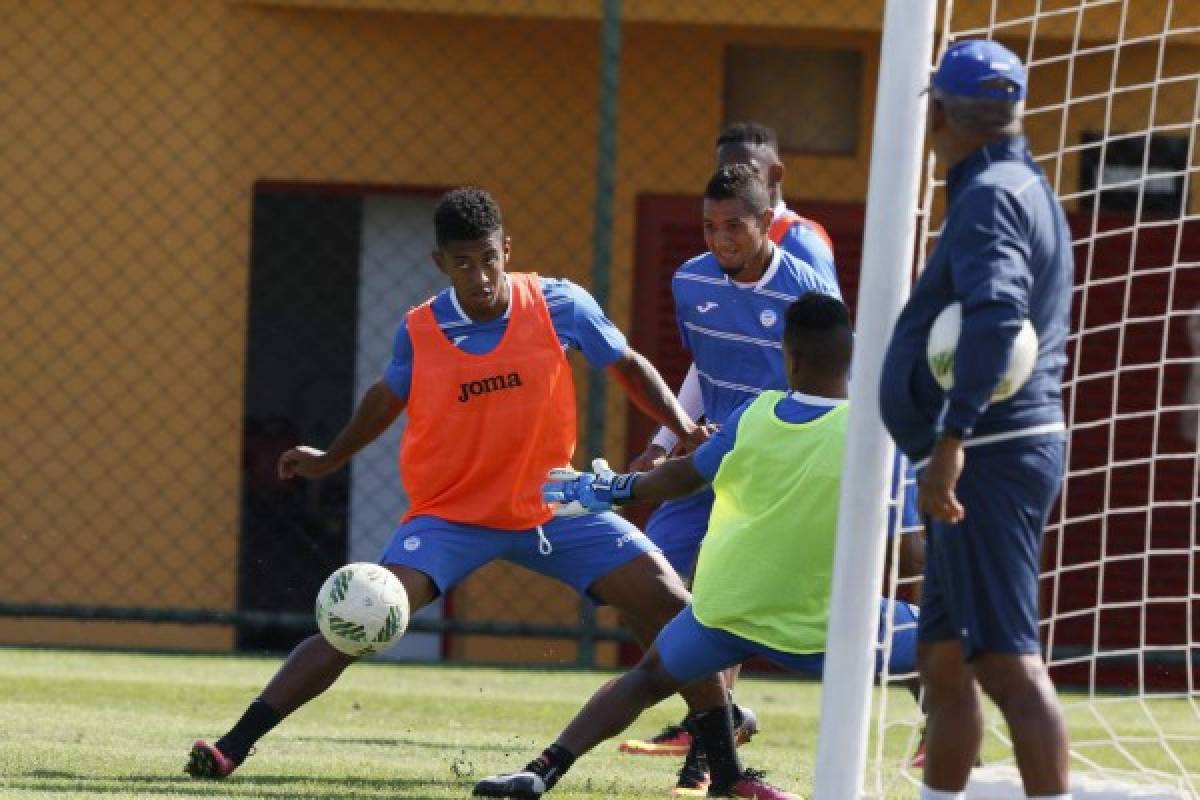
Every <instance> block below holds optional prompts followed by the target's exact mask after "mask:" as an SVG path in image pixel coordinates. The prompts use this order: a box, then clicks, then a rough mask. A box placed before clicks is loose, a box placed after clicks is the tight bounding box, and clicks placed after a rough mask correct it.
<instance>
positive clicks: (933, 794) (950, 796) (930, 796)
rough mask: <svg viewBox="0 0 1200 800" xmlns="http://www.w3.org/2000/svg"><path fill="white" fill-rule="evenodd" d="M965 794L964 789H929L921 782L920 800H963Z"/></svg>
mask: <svg viewBox="0 0 1200 800" xmlns="http://www.w3.org/2000/svg"><path fill="white" fill-rule="evenodd" d="M966 796H967V793H966V791H962V792H939V791H938V790H937V789H930V788H929V787H928V786H926V785H925V784H923V783H922V784H921V800H963V798H965V797H966Z"/></svg>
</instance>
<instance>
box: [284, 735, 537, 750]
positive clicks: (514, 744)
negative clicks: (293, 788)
mask: <svg viewBox="0 0 1200 800" xmlns="http://www.w3.org/2000/svg"><path fill="white" fill-rule="evenodd" d="M286 738H287V740H288V741H292V742H310V743H311V742H317V743H318V744H329V743H331V742H336V743H338V744H359V745H367V746H369V747H421V748H426V749H429V750H452V751H454V752H461V751H465V750H491V751H493V752H497V753H505V754H508V753H513V754H516V755H524V754H525V752H524V751H526V750H529V749H531V748H536V745H534V744H530V743H529V742H521V741H516V740H513V741H511V742H509V743H508V744H495V743H488V744H482V743H479V742H471V743H466V742H428V741H422V740H421V739H399V738H392V739H382V738H355V737H351V736H288V737H286ZM534 755H536V753H535V754H534Z"/></svg>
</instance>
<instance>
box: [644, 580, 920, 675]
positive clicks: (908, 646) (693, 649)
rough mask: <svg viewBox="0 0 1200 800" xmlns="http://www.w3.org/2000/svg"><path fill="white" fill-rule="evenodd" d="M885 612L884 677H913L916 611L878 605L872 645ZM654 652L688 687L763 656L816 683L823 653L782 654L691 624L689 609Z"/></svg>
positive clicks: (881, 631) (898, 605)
mask: <svg viewBox="0 0 1200 800" xmlns="http://www.w3.org/2000/svg"><path fill="white" fill-rule="evenodd" d="M889 606H891V607H892V609H893V613H892V621H893V630H892V652H891V658H890V659H889V660H888V673H889V674H892V675H901V674H904V673H908V672H912V671H913V670H915V669H916V666H917V610H916V609H915V608H914V607H913V606H911V605H909V604H908V603H904V602H899V601H897V602H896V603H894V604H892V603H889V602H888V601H887V600H886V599H880V601H879V635H878V638H877V640H876V641H882V640H883V636H884V633H885V631H886V626H885V624H884V623H885V621H886V619H887V617H886V615H887V610H888V607H889ZM654 646H655V647H656V648H657V649H658V657H659V659H660V660H661V661H662V665H663V667H664V668H665V669H666V670H667V672H669V673H670V674H671V677H672V678H674V679H675V680H677V681H679V682H680V683H691V682H692V681H694V680H697V679H698V678H703V677H705V676H707V675H712V674H713V673H716V672H720V671H721V670H723V669H725V668H726V667H732V666H733V665H734V664H740V663H742V662H743V661H745V660H746V659H748V658H750V657H752V656H762V657H763V658H765V659H767V660H768V661H771V662H772V663H775V664H778V665H779V666H781V667H783V668H784V669H787V670H791V671H792V672H799V673H801V674H803V675H812V676H815V677H820V676H821V673H822V671H823V670H824V669H825V654H824V653H785V652H783V651H782V650H776V649H775V648H773V647H768V646H766V645H765V644H759V643H758V642H754V641H751V640H749V639H745V638H743V637H741V636H738V635H736V634H733V633H730V632H729V631H724V630H721V629H720V628H710V627H708V626H707V625H704V624H703V623H701V622H700V621H699V620H698V619H696V615H695V614H693V613H692V606H691V604H688V607H687V608H685V609H684V610H683V611H680V612H679V613H678V614H677V615H676V616H675V618H674V619H672V620H671V621H670V622H668V623H667V624H666V625H665V626H664V627H663V629H662V630H661V631H659V633H658V638H657V639H655V640H654ZM882 667H883V655H882V653H881V652H880V653H878V654H877V655H876V658H875V672H876V674H878V673H879V672H880V671H881V669H882Z"/></svg>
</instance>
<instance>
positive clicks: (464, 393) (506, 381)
mask: <svg viewBox="0 0 1200 800" xmlns="http://www.w3.org/2000/svg"><path fill="white" fill-rule="evenodd" d="M520 385H521V376H520V375H518V374H517V373H515V372H510V373H508V374H507V375H493V376H492V377H490V378H484V379H483V380H481V381H471V382H470V383H461V384H459V386H458V389H459V391H460V392H461V394H460V395H459V396H458V402H460V403H465V402H467V401H468V400H470V399H471V398H472V397H478V396H479V395H481V394H488V393H489V392H498V391H500V390H501V389H516V388H517V387H518V386H520Z"/></svg>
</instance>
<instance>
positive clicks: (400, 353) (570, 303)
mask: <svg viewBox="0 0 1200 800" xmlns="http://www.w3.org/2000/svg"><path fill="white" fill-rule="evenodd" d="M540 282H541V286H542V297H543V298H545V300H546V307H547V308H548V309H549V310H550V321H551V323H552V324H553V325H554V332H555V333H557V334H558V340H559V342H561V343H562V346H563V349H564V350H565V349H572V350H579V351H581V352H582V353H583V355H584V358H586V359H587V361H588V363H589V364H591V365H592V366H593V367H596V368H597V369H603V368H604V367H607V366H609V365H610V364H612V363H613V362H614V361H616V360H617V359H618V358H620V357H621V356H623V355H624V354H625V352H626V351H627V350H628V345H627V343H626V341H625V335H624V334H622V333H621V331H620V330H618V329H617V326H616V325H614V324H613V323H612V322H611V321H610V320H609V319H608V317H606V316H605V315H604V312H603V311H601V310H600V306H599V305H598V304H597V303H596V301H595V299H594V298H593V297H592V296H591V295H590V294H588V293H587V291H585V290H584V289H582V288H580V287H579V286H576V285H575V284H573V283H571V282H570V281H568V280H565V279H563V278H541V279H540ZM433 316H434V319H436V320H437V321H438V326H439V327H440V328H441V329H442V331H443V332H444V333H445V334H446V338H448V339H449V340H450V341H452V342H453V343H454V345H455V346H456V347H458V348H459V349H460V350H463V351H464V352H467V353H474V354H476V355H481V354H483V353H487V352H488V351H490V350H491V349H492V348H493V347H495V346H496V345H497V344H499V343H500V337H502V336H503V335H504V331H505V330H506V329H507V328H508V312H507V311H505V312H504V314H503V316H500V317H498V318H496V319H494V320H490V321H488V322H475V321H474V320H472V319H471V318H470V317H468V316H467V315H466V313H465V312H463V310H462V307H461V306H459V304H458V299H457V298H456V297H455V296H454V290H453V289H443V290H442V291H441V292H439V293H438V294H437V295H436V296H435V297H434V298H433ZM412 362H413V346H412V338H411V337H410V336H409V335H408V319H407V317H406V318H405V319H403V320H401V321H400V327H399V328H398V329H397V330H396V336H395V338H394V340H393V343H392V359H391V361H390V362H389V363H388V365H387V369H386V371H385V372H384V379H385V380H386V381H387V384H388V386H389V387H390V388H391V390H392V392H393V393H395V395H396V396H397V397H399V398H400V399H402V400H407V399H408V393H409V387H410V386H411V385H412Z"/></svg>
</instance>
